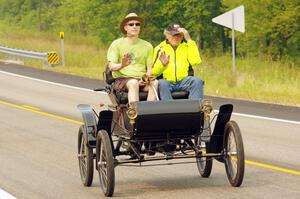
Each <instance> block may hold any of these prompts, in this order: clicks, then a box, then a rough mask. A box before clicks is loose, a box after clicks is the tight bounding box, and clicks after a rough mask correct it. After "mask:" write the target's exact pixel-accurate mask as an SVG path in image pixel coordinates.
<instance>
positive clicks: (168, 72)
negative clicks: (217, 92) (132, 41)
mask: <svg viewBox="0 0 300 199" xmlns="http://www.w3.org/2000/svg"><path fill="white" fill-rule="evenodd" d="M164 35H165V37H166V40H165V41H163V42H161V43H160V44H159V45H158V46H156V47H155V49H154V56H153V59H154V64H153V69H152V74H153V75H155V76H160V75H162V77H163V78H162V79H160V80H159V94H160V98H161V100H172V99H173V98H172V95H171V92H173V91H182V90H183V91H188V92H189V99H202V98H203V81H202V80H200V79H199V78H197V77H194V76H189V74H188V71H189V66H190V65H191V66H195V65H198V64H200V63H201V58H200V55H199V50H198V47H197V45H196V42H195V41H193V40H192V39H191V37H190V34H189V32H188V31H187V30H186V29H185V28H183V27H182V26H181V25H179V24H176V23H173V24H170V25H169V26H168V27H167V28H166V29H165V31H164ZM183 38H184V39H185V42H183Z"/></svg>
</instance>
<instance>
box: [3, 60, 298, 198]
mask: <svg viewBox="0 0 300 199" xmlns="http://www.w3.org/2000/svg"><path fill="white" fill-rule="evenodd" d="M3 71H7V72H3ZM8 72H9V73H8ZM12 73H17V74H20V75H22V76H16V75H13V74H12ZM23 75H25V76H30V77H33V78H38V79H43V80H47V81H51V82H58V83H59V84H53V83H49V82H46V81H37V80H36V79H29V78H25V77H23ZM65 85H68V86H65ZM71 86H74V87H71ZM101 86H103V82H100V81H98V80H89V79H85V78H78V77H74V76H69V75H60V74H55V73H50V72H43V71H39V70H35V69H28V68H24V67H20V66H16V65H9V64H3V63H0V132H1V133H0V198H1V190H2V192H3V191H5V192H7V193H9V194H11V195H12V196H14V197H16V198H20V199H21V198H28V199H29V198H30V199H31V198H55V199H56V198H104V196H103V195H102V192H101V190H100V186H99V179H98V175H97V173H95V175H94V182H93V185H92V187H89V188H87V187H84V186H83V185H82V184H81V181H80V175H79V169H78V160H77V151H76V150H77V132H78V128H79V127H80V123H81V118H80V113H79V111H78V110H77V108H76V106H77V104H80V103H87V104H91V105H92V106H93V107H94V108H96V109H97V110H98V109H99V108H98V107H99V106H98V104H99V102H107V101H108V98H107V96H106V95H105V94H103V93H95V92H92V91H90V90H89V89H91V88H95V87H101ZM78 87H81V88H84V89H78ZM213 99H214V103H215V104H216V108H218V104H222V103H223V102H227V101H233V102H234V105H235V112H236V113H239V114H234V115H233V117H232V119H233V120H235V121H236V122H237V123H238V124H239V126H240V128H241V131H242V136H243V141H244V148H245V154H246V170H245V178H244V182H243V184H242V186H241V187H239V188H233V187H231V186H230V184H229V182H228V180H227V177H226V173H225V168H224V165H223V164H221V163H219V162H216V161H214V165H213V170H212V174H211V176H210V178H208V179H206V178H201V177H200V175H199V173H198V170H197V166H196V163H192V164H181V165H171V166H155V167H122V166H119V167H116V169H115V171H116V187H115V193H114V197H117V198H300V186H299V185H300V153H299V152H300V145H299V143H300V109H299V107H291V106H290V107H285V106H278V105H268V104H262V103H252V102H247V101H236V100H231V99H222V98H213ZM259 116H262V117H259ZM273 118H276V119H273ZM149 164H150V163H149Z"/></svg>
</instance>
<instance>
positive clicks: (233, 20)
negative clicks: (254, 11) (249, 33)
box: [212, 5, 245, 77]
mask: <svg viewBox="0 0 300 199" xmlns="http://www.w3.org/2000/svg"><path fill="white" fill-rule="evenodd" d="M212 21H213V22H214V23H216V24H219V25H222V26H225V27H227V28H231V30H232V36H231V38H232V75H233V77H234V76H235V39H234V30H237V31H240V32H245V13H244V6H243V5H241V6H239V7H237V8H235V9H233V10H230V11H228V12H225V13H224V14H221V15H219V16H217V17H215V18H213V19H212Z"/></svg>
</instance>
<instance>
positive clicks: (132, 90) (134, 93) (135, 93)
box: [126, 79, 139, 104]
mask: <svg viewBox="0 0 300 199" xmlns="http://www.w3.org/2000/svg"><path fill="white" fill-rule="evenodd" d="M126 86H127V88H128V103H129V104H130V103H132V102H137V101H139V82H138V80H136V79H130V80H128V82H127V83H126Z"/></svg>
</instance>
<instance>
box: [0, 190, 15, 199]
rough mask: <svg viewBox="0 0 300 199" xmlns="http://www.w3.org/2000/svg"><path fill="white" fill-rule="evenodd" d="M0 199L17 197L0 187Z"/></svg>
mask: <svg viewBox="0 0 300 199" xmlns="http://www.w3.org/2000/svg"><path fill="white" fill-rule="evenodd" d="M0 199H17V198H16V197H15V196H13V195H11V194H9V193H8V192H6V191H4V190H3V189H1V188H0Z"/></svg>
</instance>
